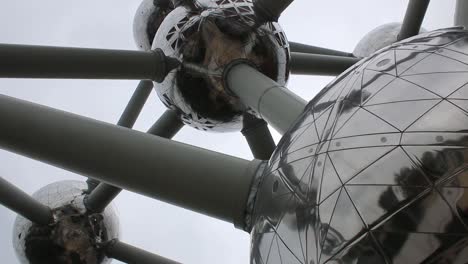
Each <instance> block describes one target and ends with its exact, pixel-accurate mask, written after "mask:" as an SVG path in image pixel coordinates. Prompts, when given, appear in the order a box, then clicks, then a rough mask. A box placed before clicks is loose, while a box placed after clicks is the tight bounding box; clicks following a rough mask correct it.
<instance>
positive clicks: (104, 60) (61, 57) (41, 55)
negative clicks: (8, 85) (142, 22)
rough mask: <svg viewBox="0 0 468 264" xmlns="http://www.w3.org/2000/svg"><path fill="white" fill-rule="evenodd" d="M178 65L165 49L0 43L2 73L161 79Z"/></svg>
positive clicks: (11, 75) (13, 76)
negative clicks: (136, 49) (86, 47)
mask: <svg viewBox="0 0 468 264" xmlns="http://www.w3.org/2000/svg"><path fill="white" fill-rule="evenodd" d="M174 67H177V61H175V60H174V59H168V58H167V57H165V56H164V54H163V53H162V51H160V50H157V51H129V50H105V49H85V48H65V47H47V46H32V45H12V44H0V77H2V78H59V79H120V80H130V79H133V80H154V81H162V80H164V77H165V76H166V75H167V73H168V72H169V71H170V70H171V69H173V68H174Z"/></svg>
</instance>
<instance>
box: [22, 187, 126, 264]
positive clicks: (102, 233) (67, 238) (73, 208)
mask: <svg viewBox="0 0 468 264" xmlns="http://www.w3.org/2000/svg"><path fill="white" fill-rule="evenodd" d="M87 188H88V186H87V185H86V183H84V182H80V181H61V182H56V183H52V184H49V185H47V186H44V187H43V188H41V189H40V190H38V191H37V192H35V193H34V194H33V195H32V197H33V198H35V199H36V200H37V201H39V202H41V203H42V204H45V205H47V206H49V207H50V208H51V209H53V213H54V218H55V222H54V223H53V224H50V225H48V226H40V225H37V224H33V223H32V222H31V221H29V220H28V219H25V218H24V217H22V216H17V217H16V220H15V225H14V231H13V246H14V248H15V251H16V255H17V257H18V259H19V261H20V263H32V264H35V263H41V264H42V263H95V264H105V263H110V262H111V259H109V258H107V257H105V256H104V253H103V252H102V250H99V249H97V247H96V243H100V242H104V241H107V240H110V239H113V238H118V237H119V221H118V220H119V219H118V217H117V214H116V210H115V208H114V206H113V204H111V205H110V206H108V207H106V209H105V210H104V212H102V213H100V214H93V213H88V212H86V209H85V206H84V204H83V198H84V196H85V193H84V192H85V190H87Z"/></svg>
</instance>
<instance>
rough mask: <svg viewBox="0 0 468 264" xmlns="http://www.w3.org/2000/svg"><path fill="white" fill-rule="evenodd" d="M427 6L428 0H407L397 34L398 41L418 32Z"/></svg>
mask: <svg viewBox="0 0 468 264" xmlns="http://www.w3.org/2000/svg"><path fill="white" fill-rule="evenodd" d="M428 6H429V0H409V3H408V8H407V9H406V14H405V18H404V19H403V24H402V25H401V29H400V33H399V34H398V38H397V39H398V41H400V40H403V39H407V38H410V37H412V36H416V35H418V34H419V31H420V30H421V25H422V22H423V20H424V16H425V15H426V11H427V7H428Z"/></svg>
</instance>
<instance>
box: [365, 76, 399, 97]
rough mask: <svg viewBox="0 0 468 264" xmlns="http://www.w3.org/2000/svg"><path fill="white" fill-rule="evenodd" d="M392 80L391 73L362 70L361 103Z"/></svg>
mask: <svg viewBox="0 0 468 264" xmlns="http://www.w3.org/2000/svg"><path fill="white" fill-rule="evenodd" d="M393 80H395V76H393V75H389V74H385V73H381V72H377V71H371V70H364V76H363V80H362V92H361V103H364V102H365V101H367V100H368V99H369V98H370V97H372V96H373V95H374V94H376V93H377V92H378V91H380V90H381V89H383V88H384V87H385V86H387V85H388V84H389V83H390V82H392V81H393Z"/></svg>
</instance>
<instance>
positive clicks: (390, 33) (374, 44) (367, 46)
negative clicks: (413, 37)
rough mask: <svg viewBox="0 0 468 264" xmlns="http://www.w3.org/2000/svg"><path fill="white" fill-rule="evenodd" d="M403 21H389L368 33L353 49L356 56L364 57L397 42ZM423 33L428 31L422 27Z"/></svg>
mask: <svg viewBox="0 0 468 264" xmlns="http://www.w3.org/2000/svg"><path fill="white" fill-rule="evenodd" d="M400 29H401V23H388V24H385V25H382V26H379V27H377V28H375V29H373V30H372V31H371V32H369V33H367V34H366V35H365V36H364V37H363V38H362V39H361V40H360V41H359V43H358V44H357V45H356V48H355V49H354V51H353V54H354V56H356V57H360V58H364V57H368V56H370V55H371V54H372V53H374V52H376V51H378V50H380V49H382V48H385V47H387V46H389V45H391V44H393V43H395V42H397V38H398V34H399V33H400ZM420 32H421V33H423V32H426V30H425V29H421V31H420Z"/></svg>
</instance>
